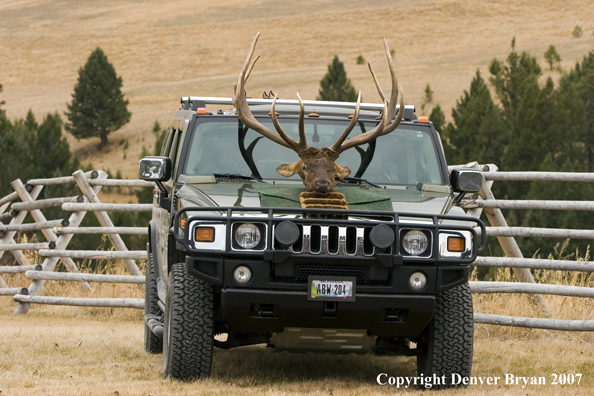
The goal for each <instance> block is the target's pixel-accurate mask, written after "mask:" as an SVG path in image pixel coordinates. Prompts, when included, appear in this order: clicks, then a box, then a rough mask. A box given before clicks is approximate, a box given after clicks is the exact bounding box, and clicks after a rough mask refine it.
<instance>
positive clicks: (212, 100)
mask: <svg viewBox="0 0 594 396" xmlns="http://www.w3.org/2000/svg"><path fill="white" fill-rule="evenodd" d="M196 101H201V102H203V103H206V104H218V105H231V104H233V103H232V99H231V98H217V97H206V96H182V98H181V103H193V102H196ZM247 102H248V104H249V105H252V106H253V105H269V106H270V105H272V99H248V100H247ZM276 104H277V105H294V106H298V105H299V101H298V100H289V99H277V101H276ZM303 104H304V105H305V106H313V107H340V108H344V109H354V108H355V105H356V103H355V102H329V101H321V100H320V101H318V100H304V101H303ZM396 108H399V106H398V105H397V106H396ZM404 108H405V110H408V111H410V110H412V112H413V113H414V112H415V106H412V105H405V106H404ZM360 109H361V110H372V111H374V110H375V111H382V110H383V109H384V105H383V104H380V103H361V106H360Z"/></svg>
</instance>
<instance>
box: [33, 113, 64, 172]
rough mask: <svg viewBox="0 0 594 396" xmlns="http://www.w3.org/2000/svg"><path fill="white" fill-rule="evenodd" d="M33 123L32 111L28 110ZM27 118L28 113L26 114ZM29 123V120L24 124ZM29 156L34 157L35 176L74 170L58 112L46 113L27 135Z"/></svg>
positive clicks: (34, 123)
mask: <svg viewBox="0 0 594 396" xmlns="http://www.w3.org/2000/svg"><path fill="white" fill-rule="evenodd" d="M29 113H30V116H31V120H32V121H33V125H36V124H37V123H36V122H35V121H34V119H33V117H32V116H33V113H31V111H29ZM27 117H28V119H29V115H27ZM27 124H30V122H29V121H26V122H25V125H27ZM27 140H28V145H29V150H30V155H31V158H32V159H34V165H35V177H37V178H49V177H56V176H63V175H67V174H70V173H72V172H73V171H74V169H72V167H71V161H70V159H71V154H70V145H69V144H68V141H67V140H66V138H65V137H62V120H61V119H60V115H59V114H58V113H54V114H48V115H46V116H45V118H44V119H43V122H42V123H41V124H40V125H39V127H37V128H35V129H33V130H32V131H31V133H29V134H28V136H27Z"/></svg>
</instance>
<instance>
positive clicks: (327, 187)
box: [313, 179, 334, 195]
mask: <svg viewBox="0 0 594 396" xmlns="http://www.w3.org/2000/svg"><path fill="white" fill-rule="evenodd" d="M332 191H334V186H333V185H332V183H330V180H327V179H318V180H316V181H315V182H314V183H313V192H315V193H316V194H321V195H326V194H328V193H329V192H332Z"/></svg>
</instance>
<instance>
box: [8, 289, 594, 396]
mask: <svg viewBox="0 0 594 396" xmlns="http://www.w3.org/2000/svg"><path fill="white" fill-rule="evenodd" d="M5 300H6V302H8V300H7V298H3V299H2V303H3V304H4V303H5ZM8 305H10V304H7V305H4V307H5V308H3V309H2V312H1V313H0V323H2V325H1V326H0V356H2V359H0V392H1V393H0V395H2V396H16V395H121V396H123V395H200V394H208V395H235V394H250V395H251V394H274V395H297V394H309V395H367V394H393V393H395V392H397V391H398V389H396V386H389V385H386V386H380V385H378V384H377V382H376V378H377V376H378V375H379V374H381V373H386V374H387V377H386V378H388V377H390V376H393V377H395V378H398V377H401V378H405V377H409V378H410V377H414V376H415V361H414V358H408V357H376V356H371V355H365V356H357V355H344V356H340V355H330V354H313V353H309V354H289V353H286V352H284V353H273V352H271V351H269V350H267V349H266V348H265V347H263V346H254V347H245V348H239V349H234V350H227V351H223V350H215V357H214V367H213V372H212V375H213V376H212V378H210V379H208V380H202V381H194V382H190V383H183V382H177V381H172V380H169V379H167V380H166V379H163V378H162V377H161V375H160V368H161V355H151V354H148V353H146V352H144V350H143V344H142V343H143V333H142V331H143V328H142V323H141V321H140V319H139V316H140V314H139V312H138V311H133V310H127V311H126V310H117V312H116V314H115V316H109V315H108V311H107V310H105V311H102V310H98V311H96V312H91V311H89V310H88V309H77V308H56V309H53V308H52V309H47V310H46V309H39V310H36V309H33V310H32V311H31V312H30V313H29V314H28V316H25V317H23V316H18V317H15V316H12V315H11V313H10V311H9V308H10V307H9V306H8ZM486 329H487V330H486ZM477 333H478V334H477V336H478V338H477V340H476V342H475V353H474V367H473V373H472V375H473V376H474V377H477V381H478V378H484V379H485V381H486V379H487V378H494V377H500V379H499V382H498V385H486V384H484V385H472V386H470V387H469V388H467V389H459V390H450V391H446V392H441V393H440V395H441V394H443V395H449V394H456V395H483V394H486V393H487V392H488V394H490V395H491V394H492V395H522V396H524V395H527V394H528V395H536V394H538V395H576V394H579V395H586V394H592V393H594V378H593V377H592V376H593V375H594V369H593V368H592V364H591V356H592V353H593V352H594V348H593V346H592V344H591V343H588V342H585V341H584V340H583V338H580V337H576V336H574V335H569V336H568V335H567V333H565V336H564V335H562V334H560V333H553V332H549V333H539V334H537V335H535V336H533V337H525V338H523V339H514V338H511V339H504V338H501V337H498V338H492V337H489V336H488V327H485V326H483V327H482V328H481V329H479V330H477ZM535 334H536V333H535ZM577 373H581V374H583V376H582V378H581V384H580V385H575V384H574V385H552V384H551V383H550V382H551V380H552V379H554V376H553V374H565V375H569V374H577ZM506 374H513V375H514V376H520V377H531V376H536V377H544V378H545V380H546V382H547V385H530V384H528V385H527V386H526V387H525V388H524V387H522V383H520V384H518V385H505V375H506ZM382 379H383V378H382ZM400 390H401V391H402V390H403V391H405V392H406V393H407V394H419V395H421V394H425V393H422V392H421V391H419V390H418V389H417V388H414V387H413V389H400Z"/></svg>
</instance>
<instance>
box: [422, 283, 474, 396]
mask: <svg viewBox="0 0 594 396" xmlns="http://www.w3.org/2000/svg"><path fill="white" fill-rule="evenodd" d="M473 340H474V322H473V313H472V295H471V293H470V287H469V286H468V283H466V284H464V285H460V286H457V287H455V288H453V289H450V290H448V291H445V292H443V293H440V294H438V295H437V296H436V297H435V315H434V317H433V320H432V322H431V323H430V324H429V326H428V328H427V330H426V334H425V335H424V337H423V338H422V341H421V343H420V345H419V347H421V348H423V349H424V352H423V353H421V354H420V355H418V356H417V372H418V374H419V376H420V375H421V374H423V375H424V376H425V377H429V376H433V374H435V375H436V376H438V377H442V376H445V379H446V382H445V384H440V385H436V386H433V388H434V389H443V388H449V387H451V386H454V384H452V376H453V375H454V374H458V375H460V376H461V377H462V378H464V377H469V376H470V370H471V368H472V346H473ZM454 377H455V378H456V379H457V378H458V377H457V376H454Z"/></svg>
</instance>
